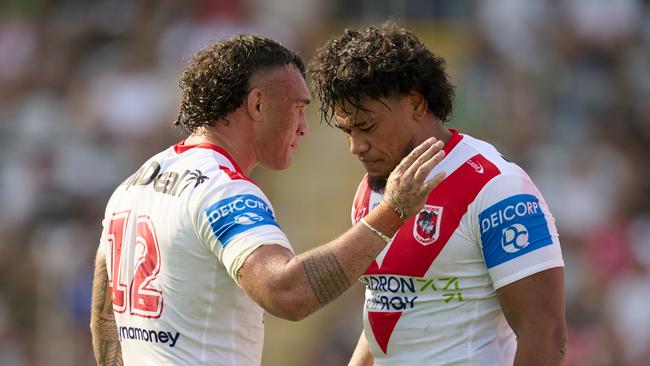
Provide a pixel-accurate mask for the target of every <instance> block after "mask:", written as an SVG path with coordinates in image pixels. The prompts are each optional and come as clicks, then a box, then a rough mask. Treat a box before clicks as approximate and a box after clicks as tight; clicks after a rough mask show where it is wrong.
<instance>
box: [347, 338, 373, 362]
mask: <svg viewBox="0 0 650 366" xmlns="http://www.w3.org/2000/svg"><path fill="white" fill-rule="evenodd" d="M374 361H375V360H374V358H373V357H372V354H370V349H369V348H368V340H367V339H366V335H365V334H364V333H363V332H361V336H360V337H359V342H358V343H357V348H355V349H354V353H353V354H352V357H351V358H350V362H349V363H348V366H372V365H373V363H374Z"/></svg>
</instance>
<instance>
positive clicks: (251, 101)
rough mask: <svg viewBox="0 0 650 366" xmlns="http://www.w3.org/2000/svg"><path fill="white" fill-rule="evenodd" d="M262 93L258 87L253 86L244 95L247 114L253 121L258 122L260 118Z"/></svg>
mask: <svg viewBox="0 0 650 366" xmlns="http://www.w3.org/2000/svg"><path fill="white" fill-rule="evenodd" d="M263 97H264V93H263V92H262V90H261V89H259V88H253V89H251V91H250V92H248V95H247V96H246V100H245V105H246V111H247V112H248V115H249V116H250V117H251V119H252V120H253V121H256V122H259V121H261V120H262V99H263Z"/></svg>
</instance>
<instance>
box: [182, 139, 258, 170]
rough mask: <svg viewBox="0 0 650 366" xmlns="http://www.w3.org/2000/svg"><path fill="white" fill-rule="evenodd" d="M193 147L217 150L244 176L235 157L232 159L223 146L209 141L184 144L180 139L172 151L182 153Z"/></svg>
mask: <svg viewBox="0 0 650 366" xmlns="http://www.w3.org/2000/svg"><path fill="white" fill-rule="evenodd" d="M194 148H199V149H210V150H214V151H216V152H218V153H219V154H221V155H223V156H225V157H226V159H228V161H230V163H231V164H232V166H233V167H234V168H235V170H236V171H237V173H239V174H241V175H243V176H246V175H245V174H244V172H242V170H241V168H240V167H239V165H237V162H235V159H233V158H232V156H230V154H229V153H228V152H227V151H226V150H225V149H224V148H222V147H221V146H217V145H215V144H210V143H207V142H206V143H202V144H198V145H185V143H184V141H181V142H179V143H178V144H176V145H174V151H175V152H176V153H177V154H182V153H184V152H186V151H187V150H190V149H194Z"/></svg>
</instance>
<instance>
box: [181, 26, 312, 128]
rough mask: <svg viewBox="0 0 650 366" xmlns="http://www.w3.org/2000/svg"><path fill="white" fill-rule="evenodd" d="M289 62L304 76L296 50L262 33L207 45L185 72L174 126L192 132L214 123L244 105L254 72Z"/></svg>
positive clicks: (303, 69) (302, 63) (303, 67)
mask: <svg viewBox="0 0 650 366" xmlns="http://www.w3.org/2000/svg"><path fill="white" fill-rule="evenodd" d="M289 64H293V65H295V66H296V68H298V70H300V73H301V74H302V76H303V77H305V64H304V62H303V61H302V59H301V58H300V57H299V56H298V55H297V54H296V53H294V52H293V51H291V50H289V49H287V48H286V47H284V46H282V45H281V44H280V43H278V42H276V41H274V40H272V39H270V38H268V37H265V36H262V35H257V34H243V35H238V36H235V37H232V38H230V39H228V40H224V41H220V42H217V43H213V44H211V45H208V46H206V47H205V48H203V49H201V50H200V51H198V52H197V53H196V55H194V57H193V58H192V60H191V61H190V62H189V63H188V65H187V67H186V68H185V71H183V76H182V78H181V81H180V82H179V86H180V87H181V89H182V90H183V96H182V99H181V106H180V110H179V112H178V117H177V118H176V121H175V122H174V125H176V126H180V127H181V128H182V129H183V130H184V131H185V132H187V133H189V134H191V133H193V132H195V131H196V129H197V128H199V127H202V126H212V125H214V123H215V122H216V121H219V120H221V119H223V118H224V117H226V116H227V115H228V114H229V113H231V112H233V111H235V110H236V109H237V108H239V106H241V105H242V103H243V102H244V98H245V96H246V94H247V93H248V91H249V87H250V85H249V81H250V78H251V76H252V75H253V74H255V73H256V72H258V71H261V70H263V69H267V68H272V67H281V66H285V65H289Z"/></svg>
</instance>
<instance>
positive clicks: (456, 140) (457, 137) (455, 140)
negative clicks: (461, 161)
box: [442, 128, 463, 155]
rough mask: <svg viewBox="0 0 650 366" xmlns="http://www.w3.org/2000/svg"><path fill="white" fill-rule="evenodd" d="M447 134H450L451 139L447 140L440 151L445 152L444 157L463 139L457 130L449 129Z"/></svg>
mask: <svg viewBox="0 0 650 366" xmlns="http://www.w3.org/2000/svg"><path fill="white" fill-rule="evenodd" d="M449 132H451V133H452V135H451V138H450V139H449V141H447V143H446V144H445V146H444V147H443V148H442V150H444V152H445V155H447V154H449V152H450V151H451V150H452V149H453V148H454V147H456V145H458V143H459V142H460V140H462V139H463V135H461V134H460V133H458V130H457V129H455V128H450V129H449Z"/></svg>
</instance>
